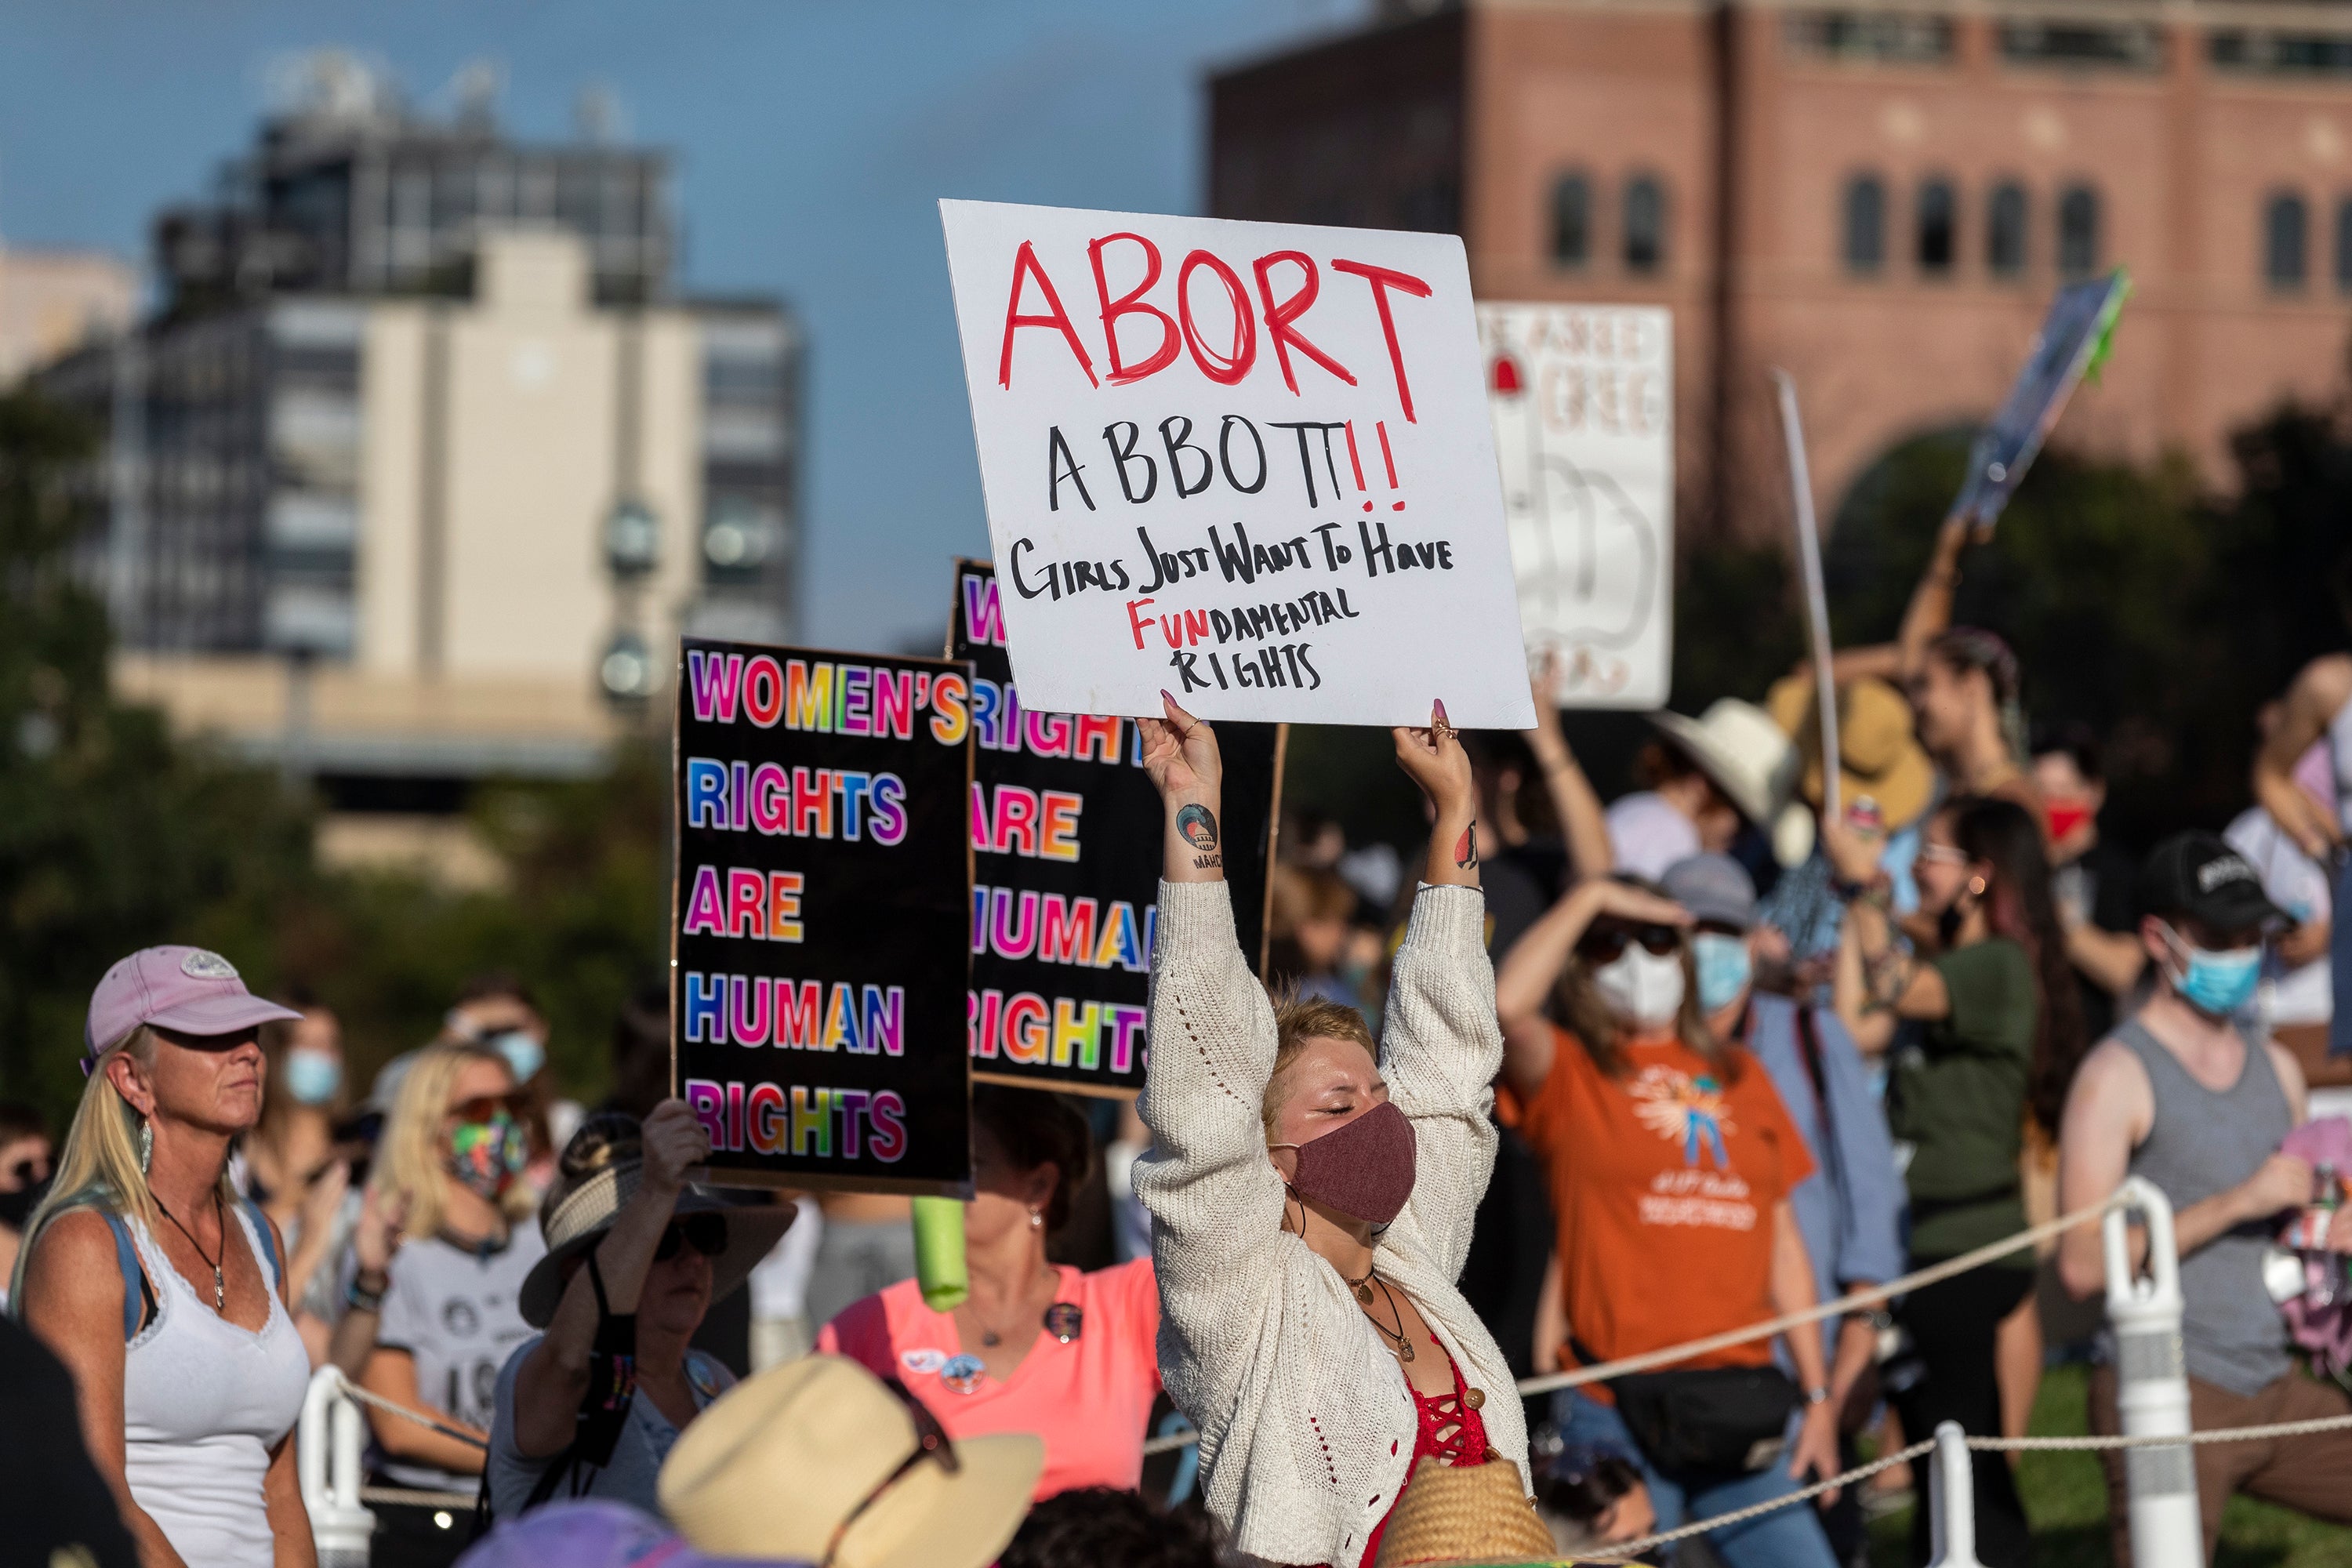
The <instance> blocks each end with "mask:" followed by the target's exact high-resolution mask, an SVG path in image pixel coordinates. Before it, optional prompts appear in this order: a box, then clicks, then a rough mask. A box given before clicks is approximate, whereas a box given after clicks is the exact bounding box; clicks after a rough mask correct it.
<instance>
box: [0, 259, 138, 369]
mask: <svg viewBox="0 0 2352 1568" xmlns="http://www.w3.org/2000/svg"><path fill="white" fill-rule="evenodd" d="M138 307H139V275H138V274H137V273H136V272H134V271H132V270H131V268H130V267H129V266H127V265H126V264H124V263H123V262H121V261H120V260H118V259H116V258H113V257H111V256H107V255H103V254H101V253H100V252H98V251H90V250H47V249H19V248H16V247H9V246H0V387H7V386H11V385H14V384H16V378H17V377H19V376H21V375H23V374H25V373H26V371H28V370H31V369H32V368H33V367H34V366H36V365H41V364H47V363H48V362H49V361H51V360H54V359H56V358H58V356H59V355H61V354H65V353H70V352H71V351H72V350H74V349H76V348H79V347H80V346H81V345H82V344H83V343H86V342H93V341H95V340H98V339H101V338H106V337H110V336H112V335H113V334H114V333H116V332H119V331H121V330H122V329H123V328H124V327H127V326H129V325H130V324H131V318H132V316H133V315H135V314H136V313H137V310H138Z"/></svg>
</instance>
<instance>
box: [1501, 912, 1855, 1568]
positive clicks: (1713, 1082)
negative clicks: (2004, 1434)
mask: <svg viewBox="0 0 2352 1568" xmlns="http://www.w3.org/2000/svg"><path fill="white" fill-rule="evenodd" d="M1690 923H1691V917H1690V915H1689V913H1688V911H1686V910H1684V909H1683V908H1682V907H1681V906H1680V905H1678V904H1675V903H1674V902H1673V901H1672V900H1668V899H1666V898H1665V897H1664V895H1663V894H1662V893H1660V892H1657V891H1655V890H1654V889H1652V888H1650V887H1649V886H1647V885H1645V884H1641V883H1636V882H1633V881H1632V880H1628V879H1594V880H1587V881H1584V882H1580V883H1579V884H1578V885H1577V886H1576V887H1575V888H1573V889H1570V891H1569V893H1568V894H1567V896H1566V897H1564V898H1562V899H1561V900H1559V902H1558V903H1556V904H1555V905H1553V906H1552V908H1551V909H1550V910H1549V911H1548V912H1547V913H1546V914H1545V915H1544V917H1543V918H1542V919H1541V920H1539V921H1537V922H1536V924H1535V925H1534V926H1532V927H1530V928H1529V929H1528V934H1527V935H1526V936H1525V937H1523V938H1521V939H1520V941H1519V942H1518V945H1517V946H1516V947H1514V948H1513V949H1512V950H1511V952H1510V954H1509V956H1508V957H1507V958H1506V959H1505V960H1504V963H1503V966H1502V970H1501V972H1500V973H1498V974H1497V975H1496V984H1495V999H1496V1011H1497V1012H1498V1013H1499V1014H1500V1015H1501V1017H1502V1023H1503V1079H1504V1083H1505V1085H1506V1086H1507V1088H1508V1089H1510V1090H1511V1092H1512V1093H1513V1095H1514V1096H1515V1097H1516V1098H1517V1101H1518V1105H1519V1114H1520V1121H1519V1128H1520V1131H1521V1133H1522V1134H1523V1135H1524V1136H1525V1137H1526V1139H1527V1140H1528V1144H1529V1145H1530V1146H1531V1147H1532V1148H1533V1149H1534V1150H1535V1152H1536V1155H1537V1157H1538V1159H1539V1160H1540V1161H1541V1162H1542V1163H1543V1165H1544V1168H1545V1172H1546V1176H1547V1180H1548V1183H1549V1189H1550V1193H1551V1200H1552V1210H1553V1213H1554V1215H1556V1216H1557V1220H1558V1224H1559V1240H1558V1257H1559V1290H1560V1298H1561V1305H1562V1309H1563V1310H1564V1313H1565V1316H1566V1318H1567V1321H1568V1331H1569V1332H1568V1343H1567V1345H1566V1346H1564V1347H1563V1348H1562V1354H1561V1364H1562V1365H1564V1366H1566V1365H1579V1364H1595V1363H1600V1362H1604V1361H1613V1360H1616V1359H1618V1358H1619V1357H1622V1356H1628V1355H1636V1354H1639V1353H1641V1352H1644V1351H1653V1350H1658V1349H1662V1348H1664V1347H1665V1346H1667V1345H1674V1344H1680V1343H1683V1342H1685V1341H1689V1340H1694V1339H1699V1338H1703V1337H1705V1336H1706V1335H1710V1334H1716V1333H1721V1332H1723V1331H1727V1330H1730V1329H1737V1328H1740V1327H1743V1326H1744V1325H1746V1324H1748V1323H1753V1322H1758V1321H1761V1320H1763V1319H1766V1318H1771V1317H1777V1316H1779V1315H1780V1314H1781V1313H1783V1312H1789V1311H1794V1310H1799V1309H1801V1308H1805V1307H1810V1306H1811V1305H1812V1304H1813V1303H1814V1300H1815V1299H1816V1298H1815V1294H1814V1286H1813V1270H1812V1265H1811V1260H1810V1259H1809V1258H1807V1256H1806V1253H1805V1243H1804V1238H1803V1237H1802V1236H1801V1234H1800V1233H1799V1231H1798V1229H1797V1222H1796V1217H1795V1215H1794V1212H1793V1211H1792V1210H1791V1209H1790V1205H1789V1194H1790V1189H1792V1188H1793V1187H1795V1186H1796V1185H1797V1184H1798V1183H1800V1182H1801V1181H1803V1180H1804V1179H1805V1178H1806V1177H1807V1176H1809V1175H1811V1173H1812V1169H1813V1163H1812V1158H1811V1155H1810V1154H1809V1153H1808V1152H1806V1149H1805V1143H1804V1140H1803V1138H1802V1137H1801V1135H1800V1134H1799V1133H1798V1131H1797V1129H1796V1127H1795V1125H1794V1124H1793V1123H1792V1122H1791V1121H1790V1119H1789V1113H1788V1110H1786V1108H1784V1107H1783V1106H1782V1105H1781V1103H1780V1095H1779V1093H1778V1092H1777V1091H1776V1090H1775V1089H1773V1087H1772V1080H1771V1078H1770V1077H1769V1075H1768V1074H1767V1073H1766V1072H1765V1070H1764V1068H1763V1067H1762V1065H1761V1064H1759V1062H1758V1061H1757V1060H1756V1059H1755V1058H1753V1057H1751V1056H1749V1055H1748V1052H1747V1051H1746V1050H1745V1049H1744V1048H1743V1047H1739V1046H1738V1045H1734V1044H1729V1043H1727V1042H1719V1041H1717V1040H1716V1039H1715V1038H1714V1037H1712V1036H1711V1035H1709V1034H1708V1032H1707V1029H1706V1025H1705V1023H1704V1022H1703V1021H1702V1020H1701V1018H1700V1016H1699V1010H1698V1002H1697V995H1696V990H1697V987H1696V984H1694V983H1693V982H1692V979H1691V959H1690V955H1689V952H1688V942H1686V940H1685V937H1686V932H1687V930H1688V928H1689V926H1690ZM1547 1002H1550V1003H1553V1004H1555V1005H1556V1007H1557V1012H1558V1016H1560V1017H1562V1018H1564V1019H1565V1020H1567V1022H1568V1025H1569V1027H1567V1028H1565V1029H1563V1028H1560V1027H1559V1026H1555V1025H1554V1024H1553V1023H1552V1022H1551V1021H1550V1020H1549V1018H1548V1017H1547V1016H1545V1005H1546V1004H1547ZM1786 1342H1787V1347H1788V1352H1789V1356H1790V1361H1791V1362H1792V1363H1794V1364H1795V1366H1796V1369H1797V1377H1798V1382H1799V1384H1800V1385H1801V1389H1802V1393H1801V1395H1796V1396H1795V1397H1793V1398H1792V1400H1791V1403H1792V1404H1793V1405H1794V1406H1795V1409H1794V1410H1792V1411H1791V1413H1790V1415H1789V1416H1788V1417H1787V1421H1786V1424H1785V1426H1780V1425H1777V1424H1776V1425H1775V1426H1774V1427H1773V1429H1772V1430H1770V1431H1769V1432H1768V1431H1761V1430H1759V1431H1758V1432H1756V1433H1754V1434H1753V1435H1752V1436H1754V1437H1755V1438H1756V1439H1757V1440H1759V1441H1760V1442H1765V1443H1769V1441H1770V1440H1771V1439H1773V1438H1782V1439H1785V1443H1786V1452H1787V1453H1788V1455H1789V1459H1788V1462H1787V1463H1786V1464H1782V1463H1778V1462H1774V1461H1773V1460H1768V1461H1767V1462H1766V1463H1765V1464H1764V1465H1763V1466H1762V1467H1761V1468H1756V1469H1748V1468H1745V1467H1744V1465H1742V1464H1740V1463H1738V1462H1735V1463H1732V1464H1729V1465H1727V1466H1724V1467H1722V1468H1706V1469H1701V1468H1693V1467H1692V1466H1691V1465H1690V1464H1689V1463H1688V1461H1687V1459H1686V1458H1683V1457H1679V1456H1674V1455H1668V1454H1661V1455H1658V1456H1653V1455H1651V1454H1649V1453H1647V1452H1644V1451H1643V1444H1642V1443H1641V1442H1640V1441H1639V1440H1638V1439H1636V1438H1635V1436H1633V1429H1632V1428H1631V1427H1630V1426H1628V1424H1627V1422H1626V1420H1625V1419H1624V1418H1623V1416H1622V1415H1621V1414H1620V1413H1619V1411H1618V1410H1617V1408H1616V1407H1615V1405H1616V1400H1615V1396H1614V1395H1613V1394H1612V1393H1611V1391H1610V1389H1609V1387H1608V1386H1607V1385H1606V1384H1585V1385H1584V1386H1583V1387H1580V1388H1573V1389H1564V1390H1561V1391H1560V1392H1559V1393H1558V1394H1554V1395H1553V1405H1552V1413H1553V1418H1554V1420H1555V1421H1556V1422H1557V1423H1558V1424H1559V1428H1560V1434H1561V1436H1563V1437H1565V1438H1566V1439H1567V1440H1568V1441H1569V1442H1570V1443H1571V1444H1581V1445H1584V1446H1587V1447H1593V1448H1596V1449H1601V1450H1604V1451H1605V1450H1615V1451H1618V1452H1622V1453H1623V1454H1625V1455H1626V1456H1627V1457H1628V1458H1632V1459H1633V1460H1634V1461H1635V1462H1636V1463H1638V1464H1639V1465H1640V1466H1641V1468H1642V1473H1643V1481H1644V1483H1645V1484H1646V1486H1647V1489H1648V1493H1649V1496H1648V1503H1649V1506H1650V1508H1651V1509H1652V1510H1654V1511H1655V1513H1656V1515H1657V1524H1658V1528H1660V1529H1662V1530H1668V1529H1673V1528H1674V1527H1675V1526H1676V1525H1678V1524H1681V1523H1683V1522H1685V1521H1696V1520H1704V1519H1710V1518H1713V1517H1715V1516H1717V1515H1718V1514H1723V1513H1728V1512H1730V1511H1732V1510H1736V1509H1741V1508H1745V1507H1747V1506H1748V1505H1749V1504H1751V1503H1758V1502H1763V1501H1767V1500H1770V1499H1772V1498H1776V1497H1781V1496H1785V1495H1786V1494H1787V1493H1789V1492H1790V1491H1793V1490H1795V1489H1796V1488H1797V1487H1798V1485H1799V1484H1800V1478H1802V1477H1804V1476H1805V1475H1807V1474H1808V1472H1811V1473H1815V1474H1818V1475H1820V1476H1830V1475H1833V1474H1835V1473H1836V1471H1837V1425H1836V1420H1835V1415H1834V1412H1833V1411H1832V1407H1831V1405H1830V1404H1829V1402H1828V1399H1829V1391H1828V1381H1829V1380H1828V1377H1827V1375H1826V1373H1825V1370H1824V1368H1823V1366H1822V1348H1821V1341H1820V1339H1819V1337H1818V1336H1817V1335H1813V1334H1797V1335H1791V1336H1788V1338H1787V1341H1786ZM1772 1344H1773V1342H1771V1341H1770V1340H1761V1339H1759V1340H1755V1341H1751V1342H1748V1343H1746V1344H1741V1345H1734V1346H1731V1347H1729V1348H1727V1349H1725V1350H1720V1351H1717V1352H1713V1353H1711V1354H1708V1355H1704V1356H1698V1357H1694V1358H1693V1359H1692V1360H1690V1361H1688V1362H1684V1363H1677V1364H1676V1366H1675V1367H1674V1368H1672V1369H1669V1370H1670V1371H1672V1372H1682V1371H1685V1370H1696V1369H1704V1368H1713V1367H1753V1368H1759V1369H1765V1370H1767V1371H1768V1372H1769V1368H1770V1367H1771V1365H1772ZM1791 1393H1792V1394H1794V1391H1791ZM1727 1414H1728V1412H1727ZM1776 1457H1777V1451H1776ZM1709 1543H1710V1544H1711V1545H1712V1546H1713V1547H1714V1548H1715V1550H1716V1552H1717V1555H1718V1556H1720V1557H1721V1558H1722V1559H1723V1560H1724V1562H1725V1563H1726V1564H1727V1568H1835V1559H1834V1557H1833V1556H1832V1553H1831V1552H1830V1547H1829V1542H1828V1539H1827V1537H1826V1536H1824V1535H1823V1534H1822V1527H1821V1522H1820V1521H1819V1519H1818V1518H1817V1517H1816V1516H1815V1514H1814V1512H1813V1510H1811V1509H1806V1508H1785V1509H1780V1510H1776V1511H1774V1512H1771V1513H1768V1514H1765V1515H1763V1516H1762V1517H1760V1518H1759V1519H1755V1520H1751V1521H1748V1522H1746V1523H1744V1524H1739V1525H1734V1526H1729V1527H1727V1528H1726V1529H1724V1530H1721V1531H1716V1532H1714V1533H1713V1534H1711V1535H1710V1537H1709Z"/></svg>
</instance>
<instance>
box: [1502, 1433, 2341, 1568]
mask: <svg viewBox="0 0 2352 1568" xmlns="http://www.w3.org/2000/svg"><path fill="white" fill-rule="evenodd" d="M2347 1428H2352V1415H2324V1416H2319V1417H2316V1418H2315V1419H2312V1420H2307V1421H2281V1422H2276V1423H2274V1424H2273V1425H2271V1426H2218V1427H2215V1428H2213V1429H2211V1430H2210V1431H2205V1432H2189V1433H2185V1434H2174V1433H2142V1434H2139V1435H2137V1436H2112V1437H2097V1436H2083V1437H1970V1438H1969V1439H1967V1442H1968V1446H1969V1447H1970V1448H1972V1449H1975V1450H1977V1451H1979V1452H1986V1453H2001V1452H2007V1451H2011V1450H2026V1451H2034V1452H2038V1451H2046V1450H2065V1449H2085V1448H2157V1447H2198V1446H2200V1445H2202V1444H2207V1443H2247V1442H2252V1441H2255V1440H2257V1439H2260V1438H2263V1437H2297V1436H2306V1435H2308V1434H2311V1433H2314V1432H2335V1431H2341V1430H2344V1429H2347ZM1935 1449H1936V1441H1935V1439H1934V1438H1932V1437H1930V1438H1927V1439H1926V1440H1924V1441H1922V1442H1917V1443H1914V1444H1912V1445H1911V1446H1910V1447H1907V1448H1901V1449H1898V1450H1896V1451H1895V1452H1894V1453H1892V1454H1889V1455H1887V1456H1885V1458H1879V1459H1874V1460H1872V1461H1871V1462H1870V1463H1868V1464H1866V1465H1857V1466H1856V1467H1854V1468H1853V1469H1851V1470H1847V1471H1844V1472H1843V1473H1842V1474H1839V1475H1835V1476H1832V1477H1831V1478H1830V1479H1827V1480H1825V1481H1816V1482H1814V1483H1813V1484H1812V1485H1811V1486H1809V1487H1802V1488H1800V1489H1797V1490H1795V1491H1792V1492H1789V1493H1787V1494H1785V1495H1783V1496H1780V1497H1776V1498H1774V1499H1772V1500H1770V1501H1769V1502H1759V1503H1750V1504H1749V1505H1748V1507H1746V1508H1741V1509H1734V1510H1731V1511H1730V1512H1729V1513H1719V1514H1717V1515H1716V1516H1714V1517H1713V1518H1711V1519H1704V1520H1700V1521H1696V1522H1695V1523H1691V1524H1685V1525H1680V1526H1678V1527H1676V1528H1675V1529H1673V1530H1662V1531H1658V1532H1657V1533H1656V1534H1654V1535H1644V1536H1643V1537H1642V1538H1640V1539H1639V1540H1637V1541H1628V1542H1623V1543H1622V1544H1619V1545H1612V1546H1603V1547H1598V1548H1594V1547H1584V1548H1580V1549H1579V1550H1578V1552H1577V1553H1576V1555H1575V1556H1574V1557H1547V1558H1541V1559H1537V1560H1534V1561H1531V1562H1528V1563H1519V1564H1515V1565H1512V1568H1576V1565H1577V1564H1579V1563H1623V1562H1627V1561H1629V1560H1631V1559H1633V1558H1635V1557H1638V1556H1640V1555H1641V1554H1642V1553H1643V1552H1654V1551H1656V1550H1657V1549H1658V1548H1659V1547H1661V1546H1671V1545H1673V1544H1674V1543H1675V1542H1678V1541H1685V1540H1687V1539H1689V1538H1690V1537H1692V1536H1694V1535H1704V1534H1706V1533H1707V1532H1708V1531H1716V1530H1724V1529H1727V1528H1728V1527H1730V1526H1732V1525H1735V1524H1744V1523H1746V1522H1747V1521H1749V1520H1751V1519H1757V1518H1759V1517H1761V1516H1762V1515H1764V1514H1768V1513H1770V1512H1772V1511H1773V1510H1775V1509H1783V1508H1790V1507H1793V1506H1794V1505H1796V1504H1798V1503H1801V1502H1808V1501H1811V1500H1812V1499H1814V1498H1817V1497H1820V1496H1821V1495H1822V1493H1824V1492H1828V1491H1833V1490H1838V1489H1843V1488H1845V1487H1848V1486H1851V1485H1853V1483H1855V1482H1857V1481H1863V1480H1867V1479H1870V1478H1871V1477H1872V1476H1874V1475H1876V1474H1877V1473H1878V1472H1879V1471H1881V1470H1886V1469H1892V1468H1895V1466H1896V1465H1904V1464H1908V1463H1910V1462H1911V1461H1912V1460H1914V1459H1916V1458H1922V1457H1924V1456H1926V1455H1927V1454H1931V1453H1933V1452H1935Z"/></svg>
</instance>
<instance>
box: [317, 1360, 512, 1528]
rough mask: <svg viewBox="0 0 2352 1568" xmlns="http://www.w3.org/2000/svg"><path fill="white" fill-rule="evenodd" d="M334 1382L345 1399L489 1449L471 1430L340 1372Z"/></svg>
mask: <svg viewBox="0 0 2352 1568" xmlns="http://www.w3.org/2000/svg"><path fill="white" fill-rule="evenodd" d="M335 1382H336V1383H337V1384H340V1385H341V1391H342V1394H343V1396H344V1397H345V1398H347V1399H351V1400H353V1401H355V1402H356V1403H358V1404H361V1405H370V1406H373V1408H375V1409H377V1410H381V1411H383V1412H384V1413H385V1414H386V1415H397V1416H399V1417H400V1418H401V1419H402V1420H404V1421H414V1422H415V1423H416V1424H417V1425H418V1426H427V1427H430V1428H432V1429H433V1430H434V1431H436V1432H438V1433H440V1434H441V1436H444V1437H455V1438H456V1439H457V1441H458V1442H460V1443H463V1444H465V1445H466V1446H467V1447H470V1448H479V1449H481V1450H483V1451H484V1452H485V1453H487V1452H488V1450H489V1447H490V1446H489V1445H488V1443H485V1442H483V1441H482V1440H481V1439H480V1438H479V1437H477V1436H474V1435H473V1434H472V1433H471V1432H466V1431H461V1430H459V1429H458V1428H457V1427H455V1426H448V1425H446V1423H444V1422H440V1421H436V1420H435V1419H434V1418H433V1417H432V1416H430V1415H425V1412H423V1411H421V1410H412V1409H410V1408H409V1407H408V1406H407V1405H400V1404H396V1403H394V1401H392V1400H389V1399H386V1398H384V1397H383V1395H382V1394H370V1393H369V1392H368V1391H367V1390H366V1389H364V1388H362V1387H361V1386H360V1385H359V1384H356V1383H353V1382H352V1380H351V1379H350V1378H348V1377H345V1376H344V1375H343V1374H342V1373H341V1372H338V1373H335ZM466 1501H467V1506H468V1507H471V1506H472V1504H473V1500H472V1499H471V1498H468V1499H467V1500H466Z"/></svg>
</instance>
